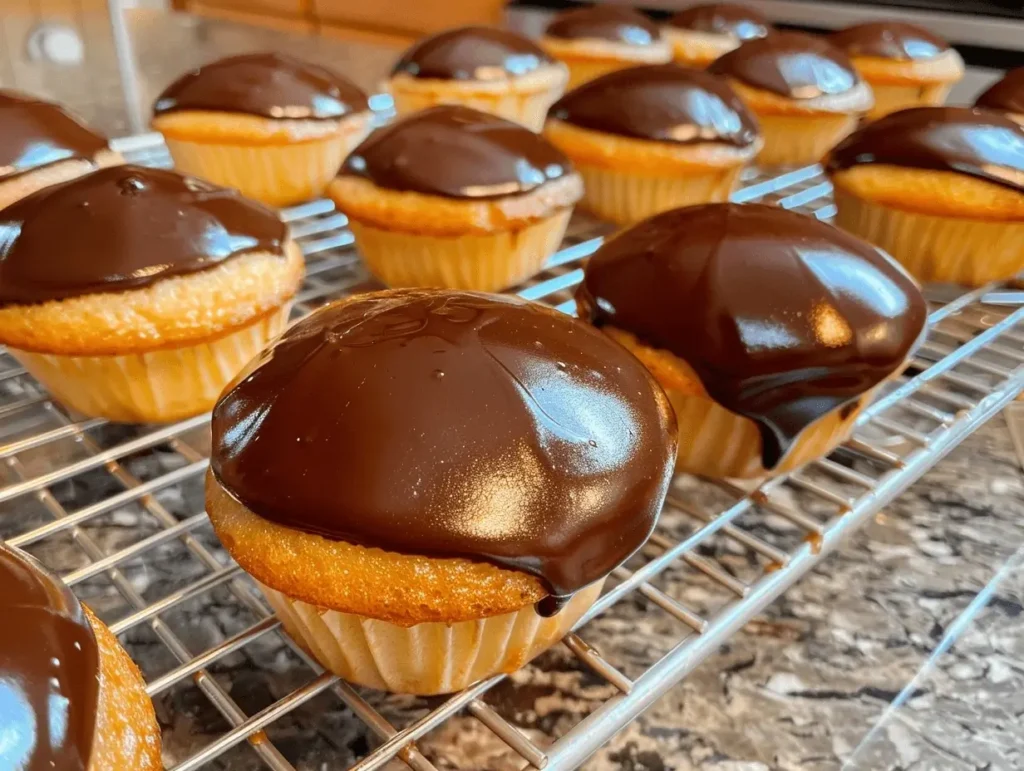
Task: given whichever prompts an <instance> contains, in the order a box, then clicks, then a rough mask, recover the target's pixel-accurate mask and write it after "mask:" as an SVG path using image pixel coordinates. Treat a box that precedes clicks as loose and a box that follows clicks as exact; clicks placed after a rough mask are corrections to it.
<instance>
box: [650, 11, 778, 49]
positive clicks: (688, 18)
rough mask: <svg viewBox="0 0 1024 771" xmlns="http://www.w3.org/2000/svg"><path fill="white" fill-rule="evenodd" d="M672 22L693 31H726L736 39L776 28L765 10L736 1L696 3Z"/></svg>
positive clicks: (760, 34) (724, 32) (763, 35)
mask: <svg viewBox="0 0 1024 771" xmlns="http://www.w3.org/2000/svg"><path fill="white" fill-rule="evenodd" d="M669 25H670V26H672V27H675V28H677V29H685V30H690V31H691V32H704V33H707V34H712V35H725V36H727V37H730V38H733V39H734V40H754V39H755V38H761V37H767V36H768V34H769V33H771V31H772V25H771V24H770V23H769V22H768V19H766V18H765V17H764V16H763V15H761V13H759V12H758V11H755V10H754V9H753V8H751V7H750V6H746V5H737V4H736V3H701V4H699V5H694V6H691V7H690V8H686V9H684V10H682V11H680V12H679V13H677V14H676V15H675V16H673V17H672V18H671V19H670V20H669Z"/></svg>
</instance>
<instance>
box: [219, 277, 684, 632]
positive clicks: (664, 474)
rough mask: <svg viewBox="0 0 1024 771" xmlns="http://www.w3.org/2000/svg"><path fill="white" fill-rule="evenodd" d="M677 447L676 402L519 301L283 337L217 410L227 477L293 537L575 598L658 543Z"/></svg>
mask: <svg viewBox="0 0 1024 771" xmlns="http://www.w3.org/2000/svg"><path fill="white" fill-rule="evenodd" d="M675 441H676V439H675V419H674V416H673V415H672V412H671V408H670V407H669V405H668V403H667V400H666V399H665V397H664V394H662V393H661V392H660V390H659V389H658V387H657V386H656V385H655V384H654V382H653V380H652V379H651V377H650V375H649V374H648V373H647V371H646V370H645V369H644V368H643V366H642V365H641V364H640V363H639V362H638V361H637V360H636V359H634V358H633V357H632V356H631V355H630V354H629V353H627V352H626V351H625V350H624V349H623V348H621V347H620V346H618V345H617V344H615V343H614V342H612V341H611V340H610V339H609V338H607V337H606V336H604V335H602V334H601V333H599V332H598V331H597V330H595V329H593V328H591V327H588V326H586V325H583V324H580V323H579V322H578V321H576V320H574V319H571V318H569V317H568V316H564V315H562V314H559V313H558V312H556V311H553V310H552V309H550V308H545V307H543V306H539V305H536V304H534V303H528V302H526V301H524V300H521V299H519V298H515V297H507V296H499V295H486V294H480V293H472V292H452V291H431V290H405V291H400V292H397V291H396V292H388V293H378V294H370V295H364V296H361V297H356V298H353V299H350V300H346V301H344V302H342V303H339V304H335V305H332V306H328V307H327V308H325V309H322V310H320V311H317V312H316V313H314V314H313V315H312V316H309V317H308V318H306V319H304V320H302V321H300V322H298V323H297V324H296V325H295V326H293V327H292V328H291V329H290V330H289V331H288V332H287V333H285V335H284V336H283V337H282V338H281V340H280V341H279V342H278V343H277V344H276V345H275V346H274V347H273V349H272V350H270V351H269V352H268V353H267V354H266V355H265V356H264V357H263V359H262V360H261V361H260V362H258V364H257V366H256V367H255V369H253V370H251V371H250V372H249V373H248V374H246V375H244V376H243V377H242V379H241V380H240V381H239V382H237V383H236V384H235V385H234V386H232V387H230V388H229V389H228V390H227V391H226V392H225V394H224V395H223V396H222V397H221V400H220V401H219V402H218V404H217V406H216V408H215V409H214V413H213V450H212V469H213V473H214V474H215V475H216V478H217V480H218V481H219V483H220V484H221V486H223V487H224V488H225V489H226V490H227V491H229V492H230V493H231V494H232V495H234V496H235V497H236V498H237V499H238V500H239V501H241V502H242V503H243V504H244V505H245V506H246V507H248V508H249V509H250V510H251V511H253V512H254V513H256V514H257V515H259V516H261V517H264V518H266V519H269V520H271V521H274V522H276V523H278V524H281V525H285V526H287V527H291V528H295V529H298V530H303V531H307V532H310V533H316V534H319V535H323V536H325V537H327V538H333V539H337V540H342V541H346V542H349V543H355V544H361V545H364V546H372V547H379V548H381V549H385V550H389V551H393V552H399V553H405V554H418V555H426V556H438V557H464V558H467V559H471V560H483V561H486V562H491V563H494V564H497V565H498V566H500V567H505V568H510V569H514V570H520V571H524V572H526V573H530V574H533V575H536V576H537V577H538V578H540V579H541V580H542V581H543V582H544V584H545V585H546V587H547V588H548V590H549V591H550V592H551V594H552V596H553V597H559V598H565V597H567V596H569V595H571V594H573V593H574V592H576V591H578V590H580V589H582V588H583V587H585V586H587V585H588V584H591V583H593V582H594V581H597V580H598V579H600V578H602V577H603V576H605V575H607V574H608V573H609V572H610V571H611V570H612V569H614V568H615V566H617V565H618V564H620V563H621V562H622V561H624V560H625V559H626V558H627V557H628V556H629V555H630V554H632V553H633V552H634V551H635V550H636V549H637V548H639V546H640V545H641V544H642V543H643V542H644V541H645V540H646V539H647V537H648V536H649V535H650V533H651V531H652V529H653V527H654V524H655V520H656V518H657V515H658V511H659V509H660V508H661V503H662V500H663V498H664V495H665V491H666V488H667V485H668V483H669V480H670V478H671V475H672V469H673V464H674V459H675ZM558 604H559V603H558V602H557V601H553V600H552V601H548V602H545V603H542V605H541V607H540V608H539V610H540V611H541V612H548V613H551V612H554V611H555V610H557V606H558Z"/></svg>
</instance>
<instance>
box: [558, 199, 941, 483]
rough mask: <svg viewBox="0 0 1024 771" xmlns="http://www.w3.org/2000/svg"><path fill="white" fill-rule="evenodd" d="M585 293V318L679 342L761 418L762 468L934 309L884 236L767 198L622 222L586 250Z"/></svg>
mask: <svg viewBox="0 0 1024 771" xmlns="http://www.w3.org/2000/svg"><path fill="white" fill-rule="evenodd" d="M576 300H577V304H578V306H579V310H580V316H581V318H584V319H589V320H590V321H591V322H592V323H594V324H595V325H597V326H599V327H600V326H608V327H615V328H617V329H622V330H625V331H627V332H631V333H632V334H634V335H636V337H637V338H638V339H639V340H640V342H641V343H644V344H645V345H648V346H652V347H654V348H660V349H663V350H666V351H669V352H670V353H673V354H675V355H676V356H677V357H679V358H680V359H682V360H683V361H685V362H686V363H687V364H688V365H689V366H690V367H691V368H692V369H693V370H694V372H695V373H696V374H697V377H698V378H699V379H700V382H701V384H702V385H703V387H704V388H705V389H706V390H707V392H708V394H709V395H710V396H711V398H712V399H714V400H715V401H716V402H718V403H719V404H721V405H722V406H723V407H725V408H726V409H728V410H731V411H732V412H735V413H737V414H739V415H742V416H744V417H747V418H749V419H750V420H752V421H753V422H754V423H755V424H756V425H757V427H758V429H759V430H760V433H761V439H762V462H763V465H764V467H765V468H766V469H771V468H774V467H775V466H776V465H778V463H779V462H780V461H781V460H782V458H783V457H784V455H785V453H786V451H787V450H788V449H789V447H790V446H791V445H792V443H793V442H794V441H795V440H796V438H797V437H798V436H799V435H800V433H801V432H802V431H803V430H804V429H805V428H807V427H808V426H809V425H811V424H812V423H813V422H815V421H816V420H818V419H819V418H821V417H823V416H824V415H825V414H827V413H828V412H830V411H832V410H834V409H839V408H842V407H843V405H845V404H848V403H849V402H851V401H853V400H855V399H857V398H858V397H860V396H861V395H862V394H864V393H866V392H867V391H869V390H871V389H872V388H873V387H874V386H876V385H877V384H878V383H880V382H882V381H883V380H885V379H886V378H887V377H889V376H890V375H891V374H892V373H893V372H894V371H895V370H896V369H897V368H898V367H899V366H900V365H901V364H902V363H903V361H904V360H905V359H906V357H907V355H908V353H909V352H910V351H911V349H912V348H913V347H914V345H915V343H916V342H917V341H918V340H919V339H920V337H921V333H922V331H923V329H924V326H925V322H926V318H927V307H926V305H925V301H924V298H923V297H922V295H921V292H920V290H919V289H918V287H917V285H916V284H915V283H914V280H913V279H912V278H910V276H909V275H908V274H907V273H906V272H905V271H904V270H903V269H902V268H901V267H900V266H899V265H897V264H896V263H895V262H894V261H893V260H892V259H890V258H889V257H888V256H886V255H885V254H884V253H882V252H881V251H880V250H879V249H876V248H875V247H873V246H871V245H870V244H868V243H866V242H864V241H861V240H859V239H857V238H855V237H853V236H851V235H849V234H847V233H845V232H843V231H841V230H839V229H837V228H834V227H832V226H831V225H828V224H826V223H824V222H821V221H819V220H817V219H815V218H813V217H805V216H803V215H800V214H796V213H794V212H789V211H786V210H784V209H781V208H779V207H777V206H762V205H758V204H745V205H737V204H708V205H704V206H692V207H688V208H683V209H675V210H673V211H669V212H665V213H664V214H659V215H657V216H655V217H652V218H650V219H648V220H646V221H644V222H642V223H640V224H638V225H636V226H634V227H632V228H630V229H628V230H625V231H623V232H622V233H621V234H620V235H618V236H616V237H615V238H613V239H612V240H611V241H609V242H607V243H606V244H605V245H604V246H602V247H601V248H600V249H599V250H598V251H597V252H595V253H594V255H593V256H592V257H591V258H590V261H589V263H588V264H587V267H586V275H585V277H584V280H583V283H582V284H581V285H580V288H579V291H578V292H577V295H576ZM684 441H685V437H684Z"/></svg>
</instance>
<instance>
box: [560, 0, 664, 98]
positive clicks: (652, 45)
mask: <svg viewBox="0 0 1024 771" xmlns="http://www.w3.org/2000/svg"><path fill="white" fill-rule="evenodd" d="M540 42H541V45H542V46H543V47H544V48H545V49H546V50H547V51H548V53H550V54H551V55H552V56H554V57H555V58H556V59H558V60H559V61H562V62H565V64H566V65H568V67H569V88H576V86H579V85H581V84H583V83H586V82H587V81H588V80H593V79H594V78H596V77H598V76H599V75H604V74H605V73H606V72H611V71H612V70H620V69H622V68H623V67H634V66H636V65H638V64H663V63H665V62H668V61H671V60H672V49H671V48H670V47H669V44H668V42H667V41H666V40H664V39H663V38H662V36H661V30H660V29H659V28H658V25H657V24H655V23H654V22H653V21H651V20H650V19H648V18H647V17H646V16H644V15H643V14H642V13H640V12H639V11H634V10H633V9H632V8H624V7H621V6H613V5H594V6H590V7H587V8H577V9H575V10H572V11H565V12H564V13H560V14H558V16H556V17H555V18H554V19H553V20H552V21H551V23H550V24H548V27H547V30H545V32H544V37H543V38H541V41H540Z"/></svg>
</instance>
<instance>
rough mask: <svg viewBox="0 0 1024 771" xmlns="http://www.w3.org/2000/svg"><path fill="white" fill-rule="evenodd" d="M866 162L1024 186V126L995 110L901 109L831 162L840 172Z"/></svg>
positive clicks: (841, 147) (857, 136) (840, 148)
mask: <svg viewBox="0 0 1024 771" xmlns="http://www.w3.org/2000/svg"><path fill="white" fill-rule="evenodd" d="M864 163H881V164H887V165H891V166H903V167H906V168H912V169H930V170H934V171H957V172H960V173H961V174H967V175H969V176H972V177H978V178H979V179H984V180H987V181H988V182H993V183H995V184H997V185H1001V186H1003V187H1008V188H1010V189H1012V190H1020V191H1024V127H1022V126H1020V125H1019V124H1017V123H1014V122H1013V121H1012V120H1010V119H1009V118H1007V117H1006V116H1004V115H1002V114H1001V113H998V112H995V111H993V110H978V109H975V108H971V107H914V108H912V109H909V110H900V111H899V112H894V113H891V114H890V115H887V116H885V117H884V118H881V119H879V120H877V121H875V122H873V123H869V124H868V125H867V126H864V127H862V128H860V129H858V130H857V131H855V132H854V133H853V134H851V135H850V136H849V137H847V138H846V139H844V140H843V141H842V142H840V143H839V144H838V145H837V146H836V147H835V149H833V150H832V152H831V153H830V155H829V158H828V162H827V166H828V169H829V171H841V170H843V169H848V168H850V167H852V166H858V165H860V164H864Z"/></svg>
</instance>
